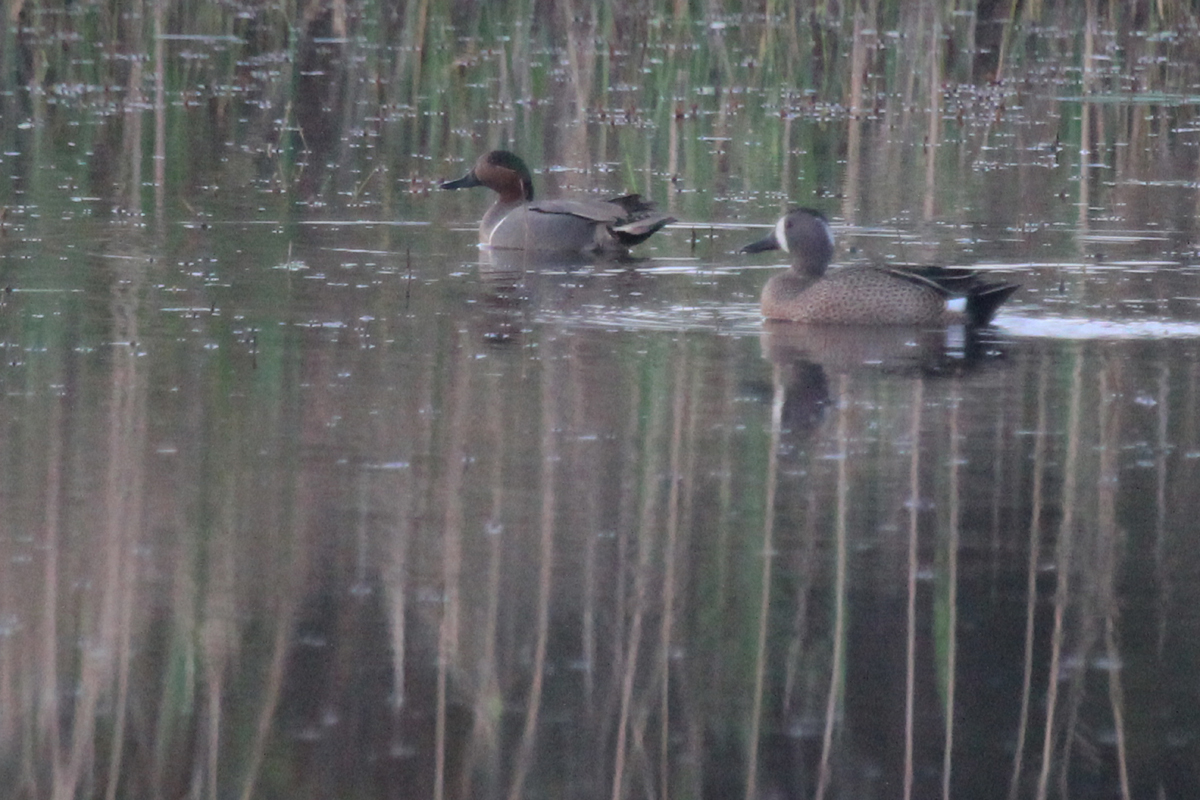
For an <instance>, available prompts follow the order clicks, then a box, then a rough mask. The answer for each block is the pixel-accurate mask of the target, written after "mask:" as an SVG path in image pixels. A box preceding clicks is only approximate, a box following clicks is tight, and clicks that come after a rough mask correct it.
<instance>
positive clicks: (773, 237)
mask: <svg viewBox="0 0 1200 800" xmlns="http://www.w3.org/2000/svg"><path fill="white" fill-rule="evenodd" d="M766 250H782V251H783V252H785V253H788V254H789V255H790V256H791V257H792V268H793V269H795V270H798V271H800V272H804V273H806V274H808V275H812V276H815V277H820V276H821V275H823V274H825V268H826V267H828V266H829V262H830V261H831V260H832V259H833V230H832V229H831V228H830V227H829V221H828V220H827V219H825V215H824V214H822V213H821V212H820V211H817V210H816V209H815V208H797V209H793V210H792V211H789V212H788V213H787V214H785V215H784V216H782V217H780V218H779V221H778V222H776V223H775V227H774V228H773V229H772V230H771V233H770V234H768V235H767V236H766V237H765V238H763V239H760V240H758V241H757V242H751V243H750V244H748V245H746V246H745V247H743V248H742V249H741V252H743V253H761V252H763V251H766Z"/></svg>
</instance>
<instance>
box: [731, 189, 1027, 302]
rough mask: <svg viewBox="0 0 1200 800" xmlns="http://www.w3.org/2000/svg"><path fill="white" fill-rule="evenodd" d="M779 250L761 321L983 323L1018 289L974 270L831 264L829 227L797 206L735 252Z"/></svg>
mask: <svg viewBox="0 0 1200 800" xmlns="http://www.w3.org/2000/svg"><path fill="white" fill-rule="evenodd" d="M776 249H781V250H783V251H784V252H786V253H789V254H790V255H791V257H792V268H791V269H790V270H789V271H788V272H786V273H784V274H782V275H775V276H774V277H772V278H771V279H770V280H769V281H767V283H766V285H765V286H764V287H763V292H762V313H763V316H764V317H766V318H767V319H778V320H788V321H791V322H811V323H823V324H849V325H945V324H951V323H965V324H968V325H987V324H988V323H989V322H991V321H992V317H993V316H994V315H995V313H996V309H998V308H999V307H1000V305H1001V304H1002V303H1003V302H1004V301H1005V300H1007V299H1008V298H1009V296H1010V295H1011V294H1012V293H1013V292H1015V291H1016V290H1017V288H1018V286H1017V284H1014V283H989V282H986V281H984V280H982V279H981V278H980V277H979V273H978V272H976V271H974V270H969V269H959V268H953V267H876V266H853V267H839V268H837V269H834V270H833V271H831V272H829V273H828V274H826V272H825V269H826V267H828V266H829V261H830V259H832V258H833V231H832V230H830V228H829V222H828V221H826V219H825V216H824V215H823V214H822V213H821V212H820V211H815V210H813V209H811V208H798V209H795V210H794V211H791V212H789V213H788V214H787V215H785V216H783V217H781V218H780V219H779V221H778V222H777V223H775V228H774V230H772V231H771V234H770V235H769V236H767V237H766V238H765V239H762V240H760V241H757V242H754V243H753V244H748V245H746V246H745V247H743V248H742V252H743V253H758V252H762V251H763V250H776Z"/></svg>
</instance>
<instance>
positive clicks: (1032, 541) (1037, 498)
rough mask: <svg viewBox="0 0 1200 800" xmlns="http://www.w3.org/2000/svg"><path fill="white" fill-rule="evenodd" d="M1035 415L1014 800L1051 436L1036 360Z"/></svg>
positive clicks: (1012, 799)
mask: <svg viewBox="0 0 1200 800" xmlns="http://www.w3.org/2000/svg"><path fill="white" fill-rule="evenodd" d="M1037 374H1038V385H1037V416H1036V417H1035V422H1034V440H1033V475H1032V479H1031V484H1032V488H1031V490H1030V492H1031V497H1030V511H1029V560H1028V562H1027V564H1026V567H1025V647H1024V656H1023V661H1022V668H1021V704H1020V711H1019V712H1018V715H1019V716H1018V721H1017V744H1016V748H1015V750H1014V753H1013V766H1012V778H1011V780H1010V781H1009V785H1008V799H1009V800H1016V798H1017V796H1018V795H1019V793H1020V787H1021V770H1022V767H1023V764H1024V759H1025V740H1026V737H1027V736H1028V735H1029V705H1030V699H1031V696H1032V693H1033V646H1034V614H1035V611H1036V610H1037V601H1038V591H1037V577H1038V571H1039V569H1040V566H1041V557H1042V506H1043V502H1044V498H1043V489H1044V486H1045V480H1046V460H1047V453H1046V440H1047V439H1048V438H1049V436H1050V419H1049V415H1048V410H1047V400H1046V394H1047V391H1048V384H1049V382H1050V364H1049V362H1048V360H1047V359H1045V358H1042V359H1041V360H1040V361H1039V362H1038V369H1037Z"/></svg>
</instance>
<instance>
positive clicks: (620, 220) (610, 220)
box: [441, 150, 675, 258]
mask: <svg viewBox="0 0 1200 800" xmlns="http://www.w3.org/2000/svg"><path fill="white" fill-rule="evenodd" d="M475 186H486V187H487V188H489V189H491V190H492V191H494V192H496V193H497V194H498V195H500V197H499V198H498V199H497V200H496V202H495V203H493V204H492V207H491V208H489V209H488V210H487V212H486V213H485V214H484V215H483V220H482V221H481V222H480V223H479V242H480V244H482V245H484V246H485V247H488V248H491V249H494V250H524V251H537V252H541V253H547V252H550V253H564V254H567V253H571V254H585V255H589V256H606V257H613V258H626V257H628V256H629V248H631V247H633V246H634V245H637V244H641V243H642V242H644V241H646V240H647V239H649V238H650V237H651V236H653V235H654V234H655V233H656V232H657V231H659V230H660V229H662V228H663V227H664V226H666V225H669V224H671V223H672V222H675V218H674V217H671V216H668V215H666V214H660V213H657V212H656V211H655V210H654V204H653V203H650V202H648V201H646V200H643V199H642V197H641V196H640V195H637V194H627V195H623V196H621V197H613V198H611V199H608V200H594V199H562V200H539V201H535V200H534V199H533V176H532V175H531V174H530V172H529V167H527V166H525V162H524V161H522V160H521V158H520V156H518V155H516V154H515V153H512V152H509V151H508V150H492V151H491V152H489V153H484V154H483V155H481V156H480V157H479V159H478V160H477V161H476V162H475V165H474V166H473V167H472V168H471V170H470V171H469V172H468V173H467V174H466V175H464V176H463V177H461V178H459V179H458V180H453V181H447V182H445V183H443V184H442V185H441V188H443V189H468V188H471V187H475Z"/></svg>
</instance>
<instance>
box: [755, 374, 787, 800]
mask: <svg viewBox="0 0 1200 800" xmlns="http://www.w3.org/2000/svg"><path fill="white" fill-rule="evenodd" d="M773 375H774V379H773V380H772V386H773V387H774V394H773V397H772V401H771V437H770V444H769V449H768V450H767V477H766V492H765V493H764V494H763V532H762V554H761V555H762V577H761V579H760V580H761V582H762V589H761V595H760V596H759V605H758V636H757V637H756V644H755V648H754V665H755V666H754V693H753V695H752V696H751V701H750V745H749V750H750V752H749V753H747V757H746V795H745V796H746V800H754V798H756V797H758V761H759V753H758V749H759V742H760V740H761V738H762V715H763V707H762V704H763V684H764V682H765V681H766V673H767V628H768V625H767V621H768V619H769V618H770V616H771V614H770V611H771V567H772V565H773V564H774V563H775V543H774V529H775V489H776V485H777V484H778V481H779V476H778V471H779V440H780V435H781V433H782V429H783V402H784V399H785V393H786V389H787V385H786V383H785V381H784V379H783V369H782V368H781V366H780V365H779V364H778V363H776V364H775V365H774V367H773Z"/></svg>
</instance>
